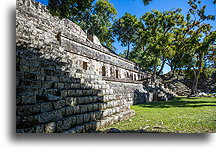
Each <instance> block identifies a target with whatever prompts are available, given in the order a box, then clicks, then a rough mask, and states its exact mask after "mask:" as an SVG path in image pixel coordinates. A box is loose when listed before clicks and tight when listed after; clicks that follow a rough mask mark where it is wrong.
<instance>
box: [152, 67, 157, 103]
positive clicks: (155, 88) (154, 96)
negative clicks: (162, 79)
mask: <svg viewBox="0 0 216 148" xmlns="http://www.w3.org/2000/svg"><path fill="white" fill-rule="evenodd" d="M156 80H157V65H156V64H154V73H153V84H154V89H153V100H154V101H157V100H158V99H157V96H158V89H157V81H156Z"/></svg>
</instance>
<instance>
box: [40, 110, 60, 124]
mask: <svg viewBox="0 0 216 148" xmlns="http://www.w3.org/2000/svg"><path fill="white" fill-rule="evenodd" d="M62 118H63V114H62V111H61V110H54V111H50V112H46V113H41V114H39V115H38V122H39V123H48V122H51V121H57V120H61V119H62Z"/></svg>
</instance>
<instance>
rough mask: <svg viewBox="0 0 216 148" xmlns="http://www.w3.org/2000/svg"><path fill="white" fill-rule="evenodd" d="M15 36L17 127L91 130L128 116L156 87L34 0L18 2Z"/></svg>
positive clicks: (143, 73) (22, 130) (24, 129)
mask: <svg viewBox="0 0 216 148" xmlns="http://www.w3.org/2000/svg"><path fill="white" fill-rule="evenodd" d="M59 35H60V39H59V37H58V38H57V36H59ZM16 36H17V37H16V48H17V49H16V64H17V65H16V69H17V78H16V86H17V100H16V104H17V110H16V112H17V120H16V121H17V122H16V125H17V132H20V133H25V132H35V133H53V132H63V133H79V132H94V131H96V130H98V129H99V128H103V127H107V126H109V125H111V124H113V123H116V122H119V121H121V120H124V119H127V118H129V117H130V116H132V115H133V114H134V112H133V111H131V110H130V105H132V104H137V103H143V102H146V101H152V100H153V99H152V98H153V91H154V89H156V88H155V87H154V85H153V84H150V81H148V82H146V84H144V85H143V81H142V80H143V79H144V78H147V77H148V76H149V75H150V73H149V72H147V71H145V70H143V69H142V68H140V67H139V66H137V65H136V64H135V63H133V62H131V61H128V60H126V59H123V58H121V57H119V56H118V55H116V54H114V53H113V52H111V51H110V50H109V49H107V48H105V47H103V46H102V45H101V44H100V43H99V42H98V40H97V38H96V37H95V36H92V37H91V39H93V40H92V41H91V39H90V38H88V37H89V36H88V35H87V34H86V33H85V32H84V31H83V30H82V29H81V28H80V27H79V26H77V25H76V24H74V23H73V22H71V21H69V20H66V19H62V20H60V19H58V18H57V17H53V16H51V15H50V14H49V12H48V10H47V8H46V6H44V5H42V4H40V3H38V2H35V1H32V0H19V1H17V9H16ZM102 67H103V68H102ZM104 70H105V72H104ZM103 73H105V76H102V75H104V74H103ZM157 87H158V88H157V89H158V90H159V88H160V87H161V89H160V92H161V93H160V95H159V97H160V98H163V99H164V98H165V99H167V98H169V97H167V96H169V94H170V93H169V90H166V88H165V87H162V86H159V85H157ZM170 96H171V95H170Z"/></svg>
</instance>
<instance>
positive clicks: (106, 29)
mask: <svg viewBox="0 0 216 148" xmlns="http://www.w3.org/2000/svg"><path fill="white" fill-rule="evenodd" d="M93 1H94V0H49V2H48V8H49V10H50V13H51V14H53V15H55V16H59V17H60V18H61V19H62V18H67V19H70V20H71V21H73V22H74V23H76V24H78V25H79V26H80V27H81V28H82V29H83V30H86V32H87V33H91V34H95V35H96V36H97V37H98V38H99V40H100V42H101V43H102V44H104V45H105V46H107V47H109V48H111V49H112V50H114V47H113V46H112V43H113V42H114V39H113V34H112V30H111V29H110V28H111V26H112V21H114V18H115V16H116V15H117V11H116V9H115V8H114V6H113V5H112V4H110V3H109V1H108V0H99V1H97V2H96V3H95V4H94V5H93Z"/></svg>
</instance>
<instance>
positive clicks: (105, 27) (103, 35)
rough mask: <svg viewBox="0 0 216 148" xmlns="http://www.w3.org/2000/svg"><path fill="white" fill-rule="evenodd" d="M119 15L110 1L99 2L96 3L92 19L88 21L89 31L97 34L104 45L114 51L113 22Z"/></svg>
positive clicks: (101, 0) (102, 0)
mask: <svg viewBox="0 0 216 148" xmlns="http://www.w3.org/2000/svg"><path fill="white" fill-rule="evenodd" d="M116 15H117V11H116V9H115V8H114V6H113V5H112V4H110V3H109V1H108V0H99V1H97V2H96V4H95V6H94V8H93V10H92V13H91V14H90V19H89V21H87V24H88V25H86V26H87V28H86V29H87V30H89V31H90V32H91V33H93V34H95V35H96V36H97V37H98V38H99V40H100V42H101V43H102V44H105V45H106V46H107V47H109V48H111V49H114V47H113V46H112V43H113V42H114V39H113V34H112V29H111V27H112V22H113V21H114V19H115V17H116Z"/></svg>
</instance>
